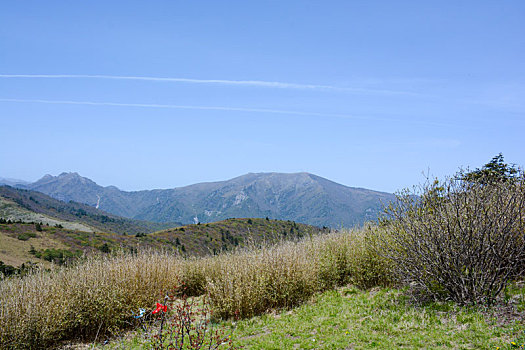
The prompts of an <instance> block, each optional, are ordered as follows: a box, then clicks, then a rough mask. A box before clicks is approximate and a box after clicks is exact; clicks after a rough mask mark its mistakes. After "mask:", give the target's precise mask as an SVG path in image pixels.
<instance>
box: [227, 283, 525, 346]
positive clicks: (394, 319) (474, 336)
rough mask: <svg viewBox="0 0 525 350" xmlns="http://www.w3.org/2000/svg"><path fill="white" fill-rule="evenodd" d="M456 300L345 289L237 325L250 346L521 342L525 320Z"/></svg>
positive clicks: (238, 335) (239, 337) (237, 335)
mask: <svg viewBox="0 0 525 350" xmlns="http://www.w3.org/2000/svg"><path fill="white" fill-rule="evenodd" d="M499 321H500V320H498V317H497V316H496V315H491V314H490V310H489V311H488V312H482V311H481V310H477V309H474V308H465V307H458V306H456V305H454V304H451V303H432V304H429V305H426V306H416V305H414V304H412V303H411V302H410V300H409V298H408V297H407V296H405V295H403V293H402V291H401V290H396V289H372V290H371V291H361V290H358V289H356V288H352V287H350V288H348V287H347V288H342V289H340V290H337V291H330V292H326V293H324V294H321V295H319V296H316V297H314V299H313V301H312V302H310V303H309V304H307V305H304V306H301V307H299V308H297V309H294V310H292V311H283V312H282V313H280V314H277V315H264V316H261V317H255V318H252V319H250V320H244V321H240V322H238V323H237V324H236V332H235V339H236V340H237V341H238V343H239V344H240V345H244V346H245V347H246V348H249V349H294V348H300V349H369V348H378V349H402V348H406V349H415V348H417V349H423V348H425V349H495V348H496V347H500V348H501V349H504V348H512V345H511V341H514V342H516V344H517V345H520V344H521V343H520V342H519V337H520V336H521V337H523V332H524V331H525V325H523V323H520V322H518V321H509V322H507V323H505V324H501V323H500V322H499Z"/></svg>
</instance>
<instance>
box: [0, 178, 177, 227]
mask: <svg viewBox="0 0 525 350" xmlns="http://www.w3.org/2000/svg"><path fill="white" fill-rule="evenodd" d="M0 198H3V199H4V203H5V200H7V201H9V202H11V203H15V204H16V205H17V206H19V207H20V208H22V209H25V211H30V212H33V213H37V214H42V215H45V216H47V217H51V218H52V219H55V220H61V221H66V222H76V223H80V224H83V225H84V227H85V226H87V227H90V228H92V229H91V230H93V231H99V232H112V233H119V234H133V235H134V234H137V233H150V232H154V231H158V230H161V229H165V228H168V227H173V226H178V225H179V224H178V223H155V222H148V221H140V220H132V219H126V218H123V217H119V216H116V215H113V214H109V213H106V212H103V211H101V210H98V209H95V208H94V207H91V206H89V205H86V204H81V203H76V202H69V203H66V202H62V201H59V200H56V199H54V198H51V197H49V196H47V195H45V194H43V193H40V192H36V191H29V190H21V189H17V188H13V187H9V186H0ZM4 205H5V204H4ZM23 211H24V210H22V213H21V212H20V211H18V213H19V217H16V216H17V211H16V208H13V207H11V208H10V212H9V216H8V215H6V214H4V215H3V216H4V217H5V218H9V219H11V220H13V221H17V220H18V219H20V220H23V221H27V220H24V217H25V216H24V213H23ZM6 216H8V217H6ZM30 221H36V220H35V219H31V220H30ZM62 226H64V224H62ZM71 228H72V227H71ZM77 229H80V230H85V229H84V228H82V227H78V228H77ZM91 230H88V231H91Z"/></svg>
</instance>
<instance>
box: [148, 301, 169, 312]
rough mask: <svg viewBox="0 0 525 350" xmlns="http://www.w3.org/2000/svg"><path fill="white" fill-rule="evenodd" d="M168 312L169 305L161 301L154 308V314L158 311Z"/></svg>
mask: <svg viewBox="0 0 525 350" xmlns="http://www.w3.org/2000/svg"><path fill="white" fill-rule="evenodd" d="M160 311H162V312H167V311H168V307H167V306H166V305H162V304H161V303H157V308H156V309H155V310H153V312H152V314H156V313H157V312H160Z"/></svg>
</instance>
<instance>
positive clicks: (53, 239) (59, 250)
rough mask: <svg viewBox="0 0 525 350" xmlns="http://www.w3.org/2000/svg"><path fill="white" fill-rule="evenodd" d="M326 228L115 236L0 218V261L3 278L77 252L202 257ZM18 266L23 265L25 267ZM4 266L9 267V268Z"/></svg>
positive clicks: (288, 224) (253, 223) (274, 224)
mask: <svg viewBox="0 0 525 350" xmlns="http://www.w3.org/2000/svg"><path fill="white" fill-rule="evenodd" d="M320 231H322V232H328V229H326V228H324V229H319V228H317V227H313V226H309V225H303V224H298V223H295V222H292V221H279V220H270V219H268V220H266V219H228V220H224V221H220V222H216V223H210V224H198V225H188V226H183V227H178V228H173V229H169V230H164V231H159V232H155V233H151V234H143V233H139V234H136V235H129V236H128V235H121V234H115V233H103V232H96V233H95V232H85V231H78V230H70V229H67V228H64V227H62V225H61V224H57V225H55V226H50V225H46V224H40V223H38V222H37V223H20V222H11V221H6V220H5V219H0V243H2V244H1V245H0V247H1V248H0V261H2V262H3V263H4V264H5V265H7V266H5V268H4V274H5V275H10V274H13V273H15V272H16V269H15V267H19V266H21V265H22V264H25V265H28V262H32V263H44V266H45V267H49V264H48V263H46V262H55V263H58V264H62V263H64V262H66V261H67V260H71V258H75V257H78V256H80V255H82V254H93V253H97V252H103V253H109V252H111V251H115V250H120V249H123V250H125V251H128V252H131V253H133V252H136V251H137V250H139V249H156V250H172V251H174V252H177V253H178V254H181V255H184V256H204V255H210V254H219V253H220V252H225V251H231V250H234V249H236V248H241V247H244V246H246V245H250V246H253V245H257V244H262V243H265V244H267V243H272V242H273V243H275V242H278V241H280V240H297V239H300V238H301V237H305V236H312V235H315V234H317V233H319V232H320ZM25 265H24V267H25ZM9 266H10V267H9Z"/></svg>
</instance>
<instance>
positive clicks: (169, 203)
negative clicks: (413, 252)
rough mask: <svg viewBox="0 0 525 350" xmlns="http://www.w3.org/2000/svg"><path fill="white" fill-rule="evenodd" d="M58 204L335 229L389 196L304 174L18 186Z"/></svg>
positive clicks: (140, 215)
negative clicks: (135, 184)
mask: <svg viewBox="0 0 525 350" xmlns="http://www.w3.org/2000/svg"><path fill="white" fill-rule="evenodd" d="M15 186H17V187H18V188H25V189H29V190H34V191H39V192H42V193H45V194H47V195H49V196H51V197H54V198H56V199H59V200H62V201H66V202H68V201H75V202H79V203H85V204H87V205H89V206H92V207H95V208H98V209H101V210H104V211H106V212H109V213H112V214H115V215H119V216H123V217H127V218H132V219H136V220H147V221H154V222H178V223H181V224H184V225H186V224H192V223H197V222H202V223H208V222H214V221H219V220H224V219H227V218H234V217H235V218H249V217H251V218H254V217H259V218H265V217H269V218H271V219H280V220H293V221H297V222H300V223H305V224H310V225H315V226H328V227H334V228H338V227H341V226H344V227H352V226H354V225H359V224H362V223H363V222H365V221H367V220H374V219H376V218H377V216H378V214H379V213H380V211H381V209H382V206H383V205H387V204H388V203H389V202H390V201H392V200H393V199H394V195H392V194H390V193H385V192H377V191H372V190H367V189H362V188H353V187H347V186H344V185H341V184H338V183H335V182H333V181H330V180H327V179H324V178H322V177H319V176H316V175H313V174H309V173H294V174H283V173H249V174H246V175H243V176H239V177H236V178H233V179H231V180H227V181H219V182H207V183H199V184H195V185H190V186H186V187H179V188H173V189H162V190H161V189H157V190H144V191H133V192H127V191H121V190H119V189H118V188H117V187H115V186H107V187H103V186H99V185H98V184H96V183H95V182H94V181H92V180H90V179H88V178H85V177H82V176H80V175H79V174H77V173H62V174H60V175H58V176H52V175H46V176H44V177H43V178H41V179H40V180H38V181H36V182H34V183H29V184H23V183H17V184H15Z"/></svg>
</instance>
